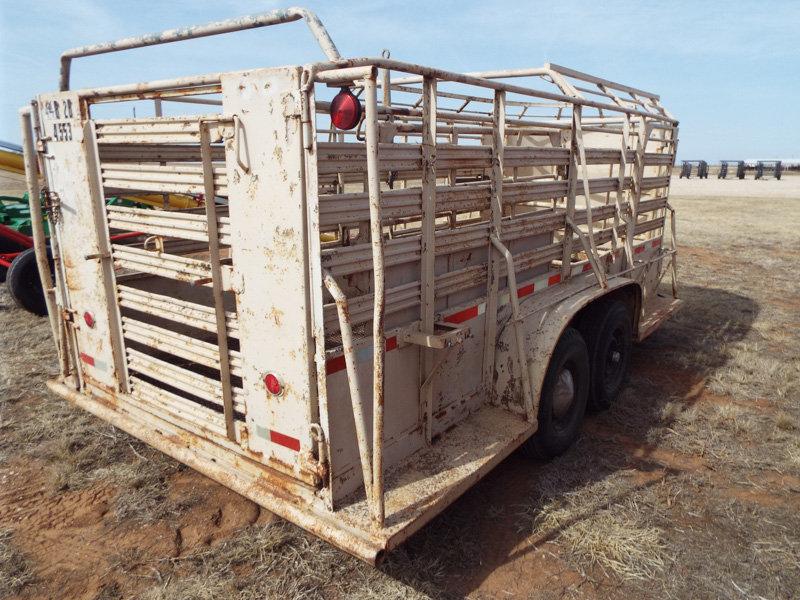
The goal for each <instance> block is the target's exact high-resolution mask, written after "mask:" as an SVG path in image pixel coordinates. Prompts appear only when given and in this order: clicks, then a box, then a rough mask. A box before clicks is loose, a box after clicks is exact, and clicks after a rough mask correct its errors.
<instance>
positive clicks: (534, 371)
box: [492, 278, 641, 415]
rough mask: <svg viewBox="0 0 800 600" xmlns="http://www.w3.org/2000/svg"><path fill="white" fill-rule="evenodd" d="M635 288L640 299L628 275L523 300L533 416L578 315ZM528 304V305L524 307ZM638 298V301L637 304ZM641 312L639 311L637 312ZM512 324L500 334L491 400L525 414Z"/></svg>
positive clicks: (523, 329)
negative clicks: (550, 298) (550, 297)
mask: <svg viewBox="0 0 800 600" xmlns="http://www.w3.org/2000/svg"><path fill="white" fill-rule="evenodd" d="M631 287H633V288H634V289H633V290H631V291H634V292H635V294H636V297H637V299H638V298H640V296H641V291H640V289H639V284H638V283H636V282H635V281H631V280H630V279H626V278H618V279H611V280H609V282H608V287H607V288H606V289H601V288H598V287H592V288H589V289H585V290H582V291H580V292H578V293H576V294H574V295H572V296H569V297H567V298H565V299H564V300H562V301H560V302H555V303H553V302H549V303H544V302H542V301H540V303H536V302H528V303H523V305H522V307H521V308H522V311H521V315H520V318H521V319H522V328H521V329H522V331H523V335H524V348H525V363H526V368H527V369H528V373H529V379H530V382H531V389H532V395H533V402H534V415H536V414H538V411H539V395H540V393H541V387H542V383H543V382H544V376H545V373H546V372H547V367H548V365H549V364H550V357H551V356H552V354H553V351H554V350H555V347H556V344H557V343H558V340H559V338H560V337H561V334H562V333H563V332H564V330H565V329H566V328H567V327H568V326H569V325H570V323H571V322H572V321H573V319H574V318H575V316H576V315H577V314H578V313H579V312H580V311H581V310H582V309H584V308H585V307H587V306H589V305H590V304H591V303H593V302H595V301H597V300H599V299H600V298H602V297H604V296H608V295H609V294H613V293H618V292H619V291H620V290H622V289H623V288H631ZM525 304H528V306H525ZM638 304H639V301H638V300H637V305H638ZM636 314H638V311H636ZM513 336H514V331H513V328H512V327H503V330H502V332H501V333H500V334H499V335H498V342H497V348H496V352H495V374H494V386H493V395H492V399H493V402H494V403H495V404H499V405H500V406H503V407H504V408H506V409H508V410H511V411H513V412H517V413H520V414H524V412H525V411H524V403H523V401H522V392H521V390H520V389H519V381H520V377H519V372H518V369H519V366H518V364H519V363H518V360H517V356H516V352H515V345H514V337H513Z"/></svg>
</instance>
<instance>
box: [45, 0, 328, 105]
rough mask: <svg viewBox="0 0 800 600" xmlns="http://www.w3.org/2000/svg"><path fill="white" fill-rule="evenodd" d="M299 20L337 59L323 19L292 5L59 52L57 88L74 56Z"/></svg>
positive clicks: (64, 86) (64, 80) (66, 79)
mask: <svg viewBox="0 0 800 600" xmlns="http://www.w3.org/2000/svg"><path fill="white" fill-rule="evenodd" d="M300 19H305V20H306V24H307V25H308V28H309V29H310V30H311V33H312V34H313V35H314V38H315V39H316V40H317V43H318V44H319V46H320V48H322V51H323V52H324V53H325V56H326V57H327V58H328V60H338V59H339V58H340V54H339V50H337V48H336V45H335V44H334V43H333V40H332V39H331V37H330V35H329V34H328V31H327V30H326V29H325V26H324V25H323V24H322V21H320V20H319V17H317V15H316V14H314V13H313V12H311V11H310V10H308V9H305V8H299V7H292V8H286V9H281V10H273V11H270V12H266V13H262V14H258V15H250V16H246V17H239V18H236V19H228V20H225V21H214V22H212V23H206V24H205V25H195V26H192V27H182V28H180V29H167V30H166V31H161V32H159V33H151V34H147V35H140V36H136V37H129V38H123V39H121V40H116V41H114V42H106V43H103V44H93V45H91V46H81V47H80V48H73V49H71V50H67V51H66V52H64V53H63V54H62V55H61V74H60V78H59V89H60V90H62V91H64V90H68V89H69V75H70V68H71V64H72V60H73V59H75V58H80V57H83V56H94V55H97V54H107V53H109V52H120V51H122V50H132V49H133V48H144V47H146V46H155V45H158V44H168V43H170V42H179V41H182V40H191V39H196V38H202V37H208V36H211V35H219V34H223V33H232V32H235V31H244V30H246V29H255V28H257V27H267V26H270V25H279V24H281V23H290V22H292V21H298V20H300Z"/></svg>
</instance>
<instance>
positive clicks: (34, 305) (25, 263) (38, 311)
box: [6, 248, 53, 316]
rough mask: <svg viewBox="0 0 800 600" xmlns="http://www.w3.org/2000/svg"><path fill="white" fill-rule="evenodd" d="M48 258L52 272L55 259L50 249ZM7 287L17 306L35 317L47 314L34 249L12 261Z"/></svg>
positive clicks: (7, 277)
mask: <svg viewBox="0 0 800 600" xmlns="http://www.w3.org/2000/svg"><path fill="white" fill-rule="evenodd" d="M47 258H48V260H49V261H50V270H51V271H52V269H53V259H52V257H51V256H50V250H49V249H48V251H47ZM6 286H8V291H9V293H10V294H11V297H12V298H13V299H14V302H16V303H17V306H19V307H20V308H24V309H25V310H27V311H28V312H32V313H33V314H35V315H39V316H44V315H46V314H47V304H46V303H45V301H44V291H42V282H41V280H40V278H39V269H38V267H37V266H36V254H35V252H34V250H33V248H29V249H27V250H25V251H24V252H22V253H20V254H19V255H18V256H17V257H16V258H15V259H14V260H13V261H11V266H10V267H9V268H8V273H7V275H6Z"/></svg>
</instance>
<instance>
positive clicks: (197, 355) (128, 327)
mask: <svg viewBox="0 0 800 600" xmlns="http://www.w3.org/2000/svg"><path fill="white" fill-rule="evenodd" d="M122 332H123V334H124V336H125V338H126V339H128V340H131V341H134V342H137V343H139V344H143V345H145V346H148V347H150V348H153V349H155V350H159V351H161V352H166V353H167V354H172V355H173V356H177V357H179V358H185V359H186V360H190V361H192V362H194V363H197V364H199V365H203V366H205V367H210V368H212V369H219V352H220V349H219V347H218V346H217V345H216V344H211V343H209V342H204V341H202V340H198V339H197V338H194V337H191V336H188V335H184V334H182V333H177V332H175V331H172V330H170V329H164V328H163V327H158V326H157V325H152V324H150V323H145V322H143V321H139V320H136V319H132V318H131V317H125V316H123V317H122ZM228 355H229V360H230V366H231V375H235V376H237V377H241V376H242V356H241V354H240V353H239V352H238V351H237V350H228Z"/></svg>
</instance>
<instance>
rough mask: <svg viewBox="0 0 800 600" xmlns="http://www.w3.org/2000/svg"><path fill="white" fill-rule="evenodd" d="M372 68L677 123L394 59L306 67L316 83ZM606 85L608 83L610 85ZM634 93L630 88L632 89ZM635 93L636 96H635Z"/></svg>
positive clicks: (674, 120) (316, 64)
mask: <svg viewBox="0 0 800 600" xmlns="http://www.w3.org/2000/svg"><path fill="white" fill-rule="evenodd" d="M368 65H372V66H375V67H377V68H379V69H391V70H395V71H402V72H405V73H413V74H416V75H421V76H423V77H433V78H436V79H439V80H442V81H452V82H455V83H463V84H466V85H474V86H478V87H485V88H488V89H493V90H502V91H506V92H510V93H512V94H520V95H523V96H533V97H536V98H544V99H547V100H554V101H556V102H566V103H569V104H575V105H580V106H589V107H592V108H598V109H602V110H607V111H610V112H618V113H625V114H629V115H637V116H640V117H646V118H648V119H652V120H655V121H663V122H665V123H670V124H673V125H677V124H678V121H677V119H674V118H672V117H669V116H666V115H662V114H658V113H651V112H647V111H643V110H637V109H634V108H627V107H623V106H619V105H617V104H610V103H607V102H597V101H595V100H588V99H586V98H580V97H578V96H568V95H566V94H558V93H554V92H547V91H543V90H537V89H533V88H528V87H524V86H519V85H512V84H510V83H503V82H499V81H495V80H493V79H485V78H483V77H476V76H474V75H466V74H464V73H456V72H453V71H447V70H444V69H436V68H433V67H425V66H422V65H418V64H414V63H408V62H403V61H399V60H394V59H387V58H348V59H342V60H338V61H331V62H327V63H314V64H313V65H309V67H308V68H309V69H310V70H311V71H312V73H313V76H314V79H316V77H317V75H318V74H319V73H320V72H322V71H331V70H334V69H344V68H349V67H363V66H368ZM399 81H403V80H399V79H398V80H395V81H393V83H397V82H399ZM609 85H611V83H610V82H609ZM631 89H633V88H631ZM637 93H638V92H637Z"/></svg>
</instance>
